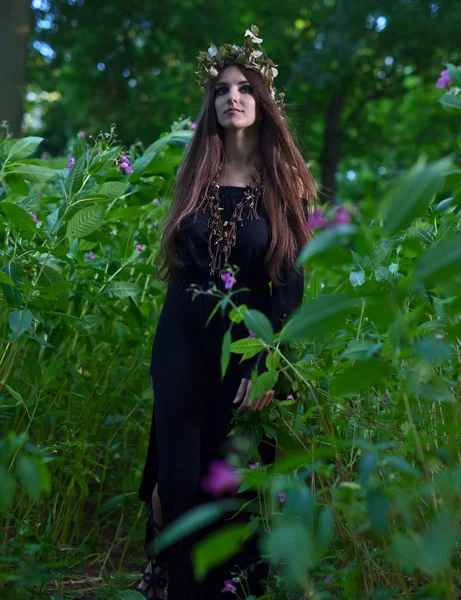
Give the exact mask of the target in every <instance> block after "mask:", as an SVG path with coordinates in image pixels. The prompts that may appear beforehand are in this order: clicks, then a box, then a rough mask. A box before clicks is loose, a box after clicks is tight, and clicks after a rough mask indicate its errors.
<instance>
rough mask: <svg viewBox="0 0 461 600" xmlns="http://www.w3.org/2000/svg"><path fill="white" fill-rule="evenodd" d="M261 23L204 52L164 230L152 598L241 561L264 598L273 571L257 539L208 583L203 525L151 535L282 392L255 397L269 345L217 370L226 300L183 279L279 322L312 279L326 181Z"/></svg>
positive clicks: (197, 597)
mask: <svg viewBox="0 0 461 600" xmlns="http://www.w3.org/2000/svg"><path fill="white" fill-rule="evenodd" d="M257 33H258V32H257V28H256V27H254V26H252V29H251V31H247V33H246V35H247V39H246V42H245V45H244V47H239V46H235V45H233V46H230V45H228V44H226V45H225V46H222V47H221V48H220V49H219V50H217V49H216V47H214V46H212V47H211V48H210V49H209V51H208V52H205V53H201V54H200V61H199V65H200V67H201V71H199V74H200V77H201V79H200V83H201V85H202V88H203V89H204V90H205V92H206V94H207V95H206V99H205V102H204V105H203V108H202V111H201V115H200V118H199V120H198V123H197V128H196V131H195V134H194V137H193V139H192V141H191V143H190V144H189V148H188V151H187V153H186V156H185V158H184V161H183V164H182V166H181V167H180V169H179V171H178V174H177V178H176V184H175V190H174V198H173V203H172V205H171V209H170V212H169V214H168V215H167V219H166V221H165V226H164V229H163V235H162V240H161V252H162V256H163V262H162V264H161V267H160V269H159V277H160V279H162V280H163V281H167V282H168V289H167V295H166V299H165V303H164V306H163V309H162V312H161V315H160V319H159V322H158V326H157V330H156V335H155V340H154V344H153V348H152V363H151V369H150V374H151V376H152V385H153V391H154V398H155V410H154V414H153V418H152V428H151V435H150V442H149V449H148V454H147V458H146V464H145V468H144V474H143V479H142V483H141V486H140V489H139V497H140V499H141V500H142V501H144V502H146V505H147V509H148V515H149V518H148V524H147V529H146V548H147V553H148V556H149V557H150V558H151V560H150V562H149V565H148V567H147V569H146V572H145V573H144V576H143V581H142V582H141V584H140V585H139V587H138V591H139V592H140V593H142V594H143V595H144V596H145V597H149V598H162V599H163V598H165V597H166V595H165V589H166V588H165V585H166V582H167V580H168V600H216V599H217V598H220V597H221V592H222V590H223V589H224V581H225V580H230V579H232V575H231V571H235V567H234V566H235V565H238V566H239V567H241V569H245V570H246V572H247V575H248V582H249V586H250V591H251V593H253V594H255V596H258V595H260V594H263V593H264V589H263V587H262V586H261V584H260V583H259V582H260V581H261V580H262V579H265V578H267V575H268V565H267V564H266V563H264V562H263V561H260V560H259V558H260V557H259V554H258V548H257V541H256V538H255V537H254V536H253V538H252V539H251V540H250V542H249V543H247V545H246V546H245V547H244V549H243V550H242V552H240V553H239V554H238V555H237V556H236V557H234V558H233V559H232V560H231V561H228V563H226V564H225V565H223V566H222V567H220V568H217V569H215V570H214V571H212V572H211V573H210V574H209V575H208V577H207V578H206V579H205V581H203V582H201V583H198V582H196V581H195V580H194V577H193V569H192V560H191V554H190V553H191V549H192V547H193V545H194V543H195V542H196V541H197V540H198V539H200V535H202V536H203V535H204V532H203V531H201V532H199V533H198V534H194V535H191V536H189V537H188V538H186V539H183V540H181V541H180V542H178V543H176V544H175V545H174V546H172V547H170V548H168V549H167V550H166V551H163V552H162V553H161V554H160V555H156V556H153V554H152V552H151V551H150V552H149V546H148V542H149V541H151V540H152V539H153V538H154V537H155V535H156V533H158V530H159V529H160V528H161V527H162V526H163V527H165V526H166V525H168V524H170V523H171V522H172V521H174V520H175V519H176V518H177V517H179V516H180V515H182V514H183V513H185V512H186V511H188V510H189V509H190V508H192V507H194V506H197V505H198V504H200V503H201V502H204V501H211V500H213V498H211V497H210V496H209V495H207V494H206V492H205V491H204V490H203V488H202V487H201V485H200V482H201V480H202V478H203V476H204V475H205V474H206V472H207V469H208V466H209V465H210V463H211V462H212V461H213V460H215V459H219V458H222V456H223V449H224V442H225V440H226V435H227V432H228V425H229V422H230V420H231V418H232V417H233V416H234V414H235V413H234V410H235V409H237V412H238V413H241V412H243V411H246V410H251V411H262V410H265V409H266V408H267V406H268V405H269V404H270V402H271V400H272V398H273V396H274V390H270V391H268V392H267V393H265V394H264V395H263V396H261V397H260V398H257V399H256V400H254V401H253V402H252V403H251V405H250V404H249V402H248V396H249V391H250V389H251V385H252V383H251V372H252V370H253V368H254V367H256V368H257V372H258V374H261V373H263V372H264V371H265V370H266V365H265V357H266V355H265V352H264V351H263V352H261V353H260V354H257V355H256V356H255V357H254V358H252V359H249V360H246V361H244V362H242V363H240V357H239V356H237V355H235V354H232V355H231V360H230V363H229V366H228V369H227V372H226V375H225V377H224V378H223V380H222V381H221V366H220V356H221V347H222V339H223V335H224V332H225V331H226V330H227V329H228V328H229V318H228V313H229V309H226V311H225V313H224V314H222V311H221V310H219V311H217V312H216V314H215V315H214V316H213V318H212V319H211V321H210V323H209V324H208V326H206V327H205V323H206V321H207V318H208V316H209V315H210V313H211V312H212V310H213V308H214V307H215V305H216V302H217V301H218V299H217V298H216V297H214V296H212V295H205V294H200V295H198V296H197V297H196V298H195V300H193V299H192V294H191V292H190V291H187V289H188V288H189V286H190V285H191V284H192V283H195V284H198V285H201V286H202V288H203V289H207V288H210V286H211V284H210V282H212V283H214V284H216V286H217V287H218V289H220V290H225V289H228V288H229V286H230V285H232V286H233V287H232V290H233V291H235V290H240V289H241V288H245V287H247V288H250V291H240V292H239V293H238V294H236V295H235V296H234V298H233V299H234V301H235V302H236V303H237V304H246V305H247V306H248V307H249V308H254V309H257V310H259V311H261V312H263V313H265V314H266V315H267V316H268V318H269V319H270V321H271V323H272V325H273V327H274V330H275V331H276V332H277V331H279V330H280V329H281V327H282V325H283V323H284V320H285V319H286V317H287V316H288V315H289V314H290V313H292V312H293V310H294V309H296V308H298V307H299V306H300V304H301V302H302V297H303V287H304V276H303V272H302V269H300V268H299V267H296V264H295V262H296V258H297V256H298V254H299V251H300V249H301V248H302V247H303V246H304V245H305V243H307V241H308V240H309V239H310V231H309V228H308V225H307V215H308V210H307V208H308V204H309V203H311V202H312V201H314V200H315V198H316V184H315V181H314V179H313V177H312V175H311V174H310V172H309V170H308V169H307V167H306V164H305V162H304V160H303V158H302V156H301V154H300V152H299V150H298V149H297V147H296V145H295V143H294V142H293V139H292V136H291V134H290V132H289V130H288V128H287V126H286V124H285V122H284V109H283V106H281V105H279V104H277V101H276V98H275V88H274V87H273V85H272V81H273V77H275V75H276V74H277V72H276V69H275V67H274V66H273V63H272V61H270V59H267V58H266V57H265V55H264V54H263V52H261V51H259V50H255V49H254V44H255V43H260V42H261V41H262V40H259V38H257V37H256V36H257ZM243 55H245V58H246V60H245V64H242V60H241V58H242V56H243ZM229 265H235V266H236V267H237V268H238V271H237V274H236V276H235V281H234V280H233V278H232V277H231V276H230V275H229V274H227V275H226V267H228V266H229ZM270 282H272V293H271V288H270V286H269V283H270ZM248 333H249V332H248V330H247V329H246V327H245V325H244V323H243V322H242V323H240V324H235V323H234V325H233V328H232V339H233V340H236V339H241V338H244V337H248ZM267 441H268V440H264V441H263V442H266V443H262V444H261V445H260V446H259V448H258V451H259V454H260V456H261V460H262V461H264V462H273V460H274V458H275V448H274V442H273V440H271V441H270V443H267ZM250 497H251V495H250ZM233 522H234V521H233ZM214 527H217V525H216V524H215V525H214ZM233 567H234V568H233Z"/></svg>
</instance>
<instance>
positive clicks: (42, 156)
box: [40, 152, 48, 160]
mask: <svg viewBox="0 0 461 600" xmlns="http://www.w3.org/2000/svg"><path fill="white" fill-rule="evenodd" d="M40 159H41V160H48V154H47V153H46V152H43V154H42V155H41V157H40Z"/></svg>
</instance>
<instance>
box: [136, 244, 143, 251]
mask: <svg viewBox="0 0 461 600" xmlns="http://www.w3.org/2000/svg"><path fill="white" fill-rule="evenodd" d="M135 248H136V250H139V252H142V251H143V248H144V246H143V245H142V244H136V246H135Z"/></svg>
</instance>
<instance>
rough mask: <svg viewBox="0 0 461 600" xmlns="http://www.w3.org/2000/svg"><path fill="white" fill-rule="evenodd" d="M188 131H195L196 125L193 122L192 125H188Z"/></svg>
mask: <svg viewBox="0 0 461 600" xmlns="http://www.w3.org/2000/svg"><path fill="white" fill-rule="evenodd" d="M189 129H192V130H194V131H195V130H196V129H197V123H196V122H195V121H193V122H192V123H191V124H190V125H189Z"/></svg>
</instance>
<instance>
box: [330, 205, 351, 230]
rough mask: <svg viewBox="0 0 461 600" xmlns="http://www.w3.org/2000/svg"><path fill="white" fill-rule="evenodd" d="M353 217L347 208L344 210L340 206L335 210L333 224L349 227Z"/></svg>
mask: <svg viewBox="0 0 461 600" xmlns="http://www.w3.org/2000/svg"><path fill="white" fill-rule="evenodd" d="M351 218H352V215H351V213H350V212H349V211H348V210H347V208H343V207H342V206H338V208H337V209H336V210H335V216H334V219H333V223H334V224H335V225H349V223H350V222H351Z"/></svg>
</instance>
